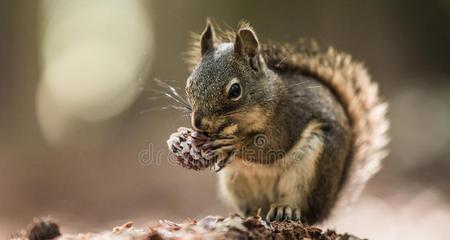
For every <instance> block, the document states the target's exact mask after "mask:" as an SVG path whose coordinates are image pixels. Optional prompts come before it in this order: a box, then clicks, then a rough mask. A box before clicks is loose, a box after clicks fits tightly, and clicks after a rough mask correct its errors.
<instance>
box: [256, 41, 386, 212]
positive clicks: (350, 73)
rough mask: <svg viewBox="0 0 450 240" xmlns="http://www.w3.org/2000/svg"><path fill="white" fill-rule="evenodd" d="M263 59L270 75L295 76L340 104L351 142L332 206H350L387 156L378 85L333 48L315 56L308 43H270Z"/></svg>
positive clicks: (383, 105) (314, 48)
mask: <svg viewBox="0 0 450 240" xmlns="http://www.w3.org/2000/svg"><path fill="white" fill-rule="evenodd" d="M263 54H264V58H265V60H266V62H267V64H268V65H269V67H270V68H272V69H274V70H275V71H279V72H283V71H290V70H292V71H300V72H303V73H305V74H308V75H311V76H314V77H316V78H317V79H319V80H321V81H323V82H324V84H326V85H328V86H329V87H330V89H331V90H332V91H333V92H334V93H335V95H336V96H337V98H338V99H339V100H340V101H341V103H342V104H343V106H344V108H345V110H346V112H347V114H348V117H349V119H350V121H351V126H352V130H353V136H354V139H353V147H352V152H351V155H350V156H349V159H348V162H347V167H346V173H345V176H344V178H343V180H342V183H341V189H340V191H339V196H340V197H339V202H338V205H341V204H343V203H347V202H348V201H349V200H350V201H351V200H354V199H355V198H356V197H357V196H358V195H359V194H360V192H361V191H362V190H363V188H364V186H365V184H366V182H367V181H368V180H369V179H370V178H371V177H372V176H373V175H374V174H375V173H376V172H378V170H379V169H380V168H381V162H382V160H383V158H385V157H386V155H387V150H386V149H385V147H386V145H387V143H388V142H389V138H388V136H387V131H388V128H389V121H388V119H387V118H386V112H387V106H388V105H387V103H385V102H383V101H381V100H380V98H379V96H378V85H377V84H376V83H374V82H372V81H371V80H370V76H369V74H368V73H367V70H366V68H365V67H364V66H363V64H362V63H360V62H357V61H354V60H352V58H351V56H350V55H348V54H345V53H341V52H338V51H336V50H334V49H333V48H329V49H328V50H327V51H325V52H321V51H320V50H319V48H318V47H317V44H315V43H314V42H312V41H309V42H305V41H301V42H300V43H299V44H298V45H282V44H275V43H270V44H267V45H265V46H264V47H263Z"/></svg>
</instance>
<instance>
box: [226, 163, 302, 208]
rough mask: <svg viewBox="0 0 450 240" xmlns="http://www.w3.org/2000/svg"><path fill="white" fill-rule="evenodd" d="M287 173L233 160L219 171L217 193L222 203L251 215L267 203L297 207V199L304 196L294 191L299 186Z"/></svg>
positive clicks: (298, 201) (268, 205)
mask: <svg viewBox="0 0 450 240" xmlns="http://www.w3.org/2000/svg"><path fill="white" fill-rule="evenodd" d="M289 172H290V171H289V169H286V168H283V167H277V166H273V165H270V166H269V165H261V164H255V163H249V162H246V161H243V160H241V159H234V160H233V162H232V163H230V165H229V166H227V167H226V168H225V169H223V170H222V171H221V172H219V188H220V193H221V194H222V197H223V198H224V200H225V201H227V202H228V203H230V204H231V205H232V206H233V207H234V208H236V209H238V210H239V211H241V213H244V214H246V213H250V214H255V213H256V211H257V210H258V209H259V208H261V210H262V212H263V213H265V212H267V211H268V210H269V208H270V205H271V204H284V205H289V206H292V207H298V208H300V207H301V202H302V200H301V199H300V197H302V196H304V195H303V194H301V193H300V192H299V191H298V190H299V188H301V186H300V187H299V184H300V185H301V183H300V182H299V181H298V180H297V179H296V177H295V175H294V176H293V175H292V174H289ZM286 177H289V178H291V179H287V178H286ZM286 183H289V184H286Z"/></svg>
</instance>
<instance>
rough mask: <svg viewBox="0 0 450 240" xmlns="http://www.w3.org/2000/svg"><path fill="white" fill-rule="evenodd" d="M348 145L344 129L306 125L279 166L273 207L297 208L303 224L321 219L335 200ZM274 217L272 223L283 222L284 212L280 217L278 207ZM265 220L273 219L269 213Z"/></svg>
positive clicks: (332, 125) (332, 124)
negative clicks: (280, 166)
mask: <svg viewBox="0 0 450 240" xmlns="http://www.w3.org/2000/svg"><path fill="white" fill-rule="evenodd" d="M349 144H350V137H349V133H348V128H346V126H342V125H340V124H338V123H337V122H334V121H312V122H310V123H309V124H308V125H307V126H306V128H305V129H304V130H303V132H302V135H301V138H300V140H299V141H298V142H297V143H296V144H295V145H294V146H293V147H292V148H291V150H289V152H288V154H287V155H286V157H285V158H284V159H282V160H283V162H281V163H280V164H282V166H283V169H284V171H283V173H282V174H281V175H280V179H279V182H278V185H277V186H278V188H277V194H278V199H277V200H278V202H277V204H278V205H279V206H280V205H281V206H283V205H284V206H289V207H291V208H292V207H297V208H299V209H300V210H301V212H300V214H301V215H302V216H301V217H302V218H303V219H302V220H305V221H306V222H307V223H314V222H317V221H320V220H321V219H323V218H325V217H326V216H327V215H328V214H329V212H330V210H331V208H332V206H333V205H334V202H335V200H336V196H337V191H338V188H339V183H340V180H341V177H342V172H343V168H344V164H345V161H346V158H347V154H348V148H349ZM285 209H286V208H285ZM274 211H275V210H274ZM278 212H280V213H278ZM276 215H277V216H276V217H275V219H276V220H278V219H280V218H281V219H282V220H285V219H287V218H286V210H285V211H284V212H283V214H282V211H281V210H279V207H278V208H277V214H276ZM279 216H280V217H279ZM267 217H268V218H270V219H273V218H274V217H273V213H272V214H270V216H269V214H268V216H267ZM296 217H297V216H296Z"/></svg>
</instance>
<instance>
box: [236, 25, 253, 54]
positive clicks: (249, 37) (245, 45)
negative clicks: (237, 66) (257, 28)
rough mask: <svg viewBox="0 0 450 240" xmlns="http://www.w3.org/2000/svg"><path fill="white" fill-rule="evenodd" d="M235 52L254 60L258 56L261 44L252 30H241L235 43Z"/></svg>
mask: <svg viewBox="0 0 450 240" xmlns="http://www.w3.org/2000/svg"><path fill="white" fill-rule="evenodd" d="M234 52H235V53H237V54H240V55H242V56H248V57H249V58H253V57H255V56H256V55H257V54H258V52H259V42H258V38H257V37H256V34H255V32H253V30H252V29H250V28H243V29H240V30H239V32H238V33H237V34H236V39H235V42H234Z"/></svg>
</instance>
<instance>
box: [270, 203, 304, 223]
mask: <svg viewBox="0 0 450 240" xmlns="http://www.w3.org/2000/svg"><path fill="white" fill-rule="evenodd" d="M285 220H292V221H300V220H301V214H300V209H299V208H291V207H289V206H288V205H281V204H272V205H270V210H269V212H267V215H266V221H268V222H272V221H285Z"/></svg>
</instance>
